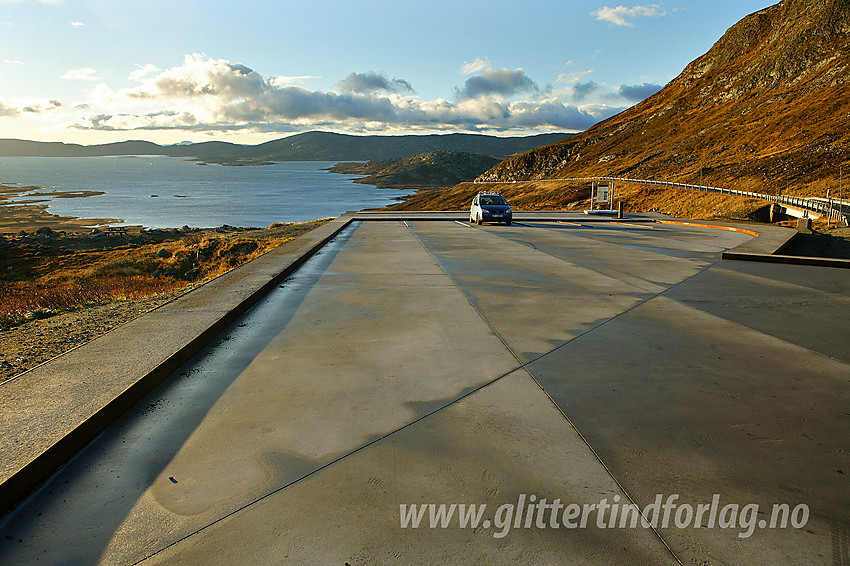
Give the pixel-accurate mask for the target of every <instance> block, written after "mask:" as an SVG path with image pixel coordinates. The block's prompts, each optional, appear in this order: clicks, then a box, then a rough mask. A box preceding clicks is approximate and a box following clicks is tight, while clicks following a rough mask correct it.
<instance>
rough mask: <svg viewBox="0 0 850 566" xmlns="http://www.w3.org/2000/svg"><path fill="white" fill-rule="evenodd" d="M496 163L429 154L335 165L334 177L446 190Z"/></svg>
mask: <svg viewBox="0 0 850 566" xmlns="http://www.w3.org/2000/svg"><path fill="white" fill-rule="evenodd" d="M497 163H499V160H498V159H496V158H495V157H490V156H488V155H481V154H480V153H466V152H462V151H432V152H429V153H420V154H419V155H413V156H411V157H405V158H402V159H390V160H387V161H369V162H368V163H338V164H337V165H335V166H333V167H331V169H330V170H331V171H333V172H334V173H353V174H358V175H368V176H367V177H363V178H361V179H357V180H356V181H355V183H364V184H368V185H375V186H378V187H385V188H425V187H448V186H450V185H456V184H458V183H463V182H464V181H471V180H472V179H474V178H475V177H477V176H478V175H480V174H482V173H484V172H485V171H487V170H488V169H490V168H491V167H493V166H494V165H496V164H497Z"/></svg>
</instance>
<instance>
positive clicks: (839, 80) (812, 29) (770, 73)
mask: <svg viewBox="0 0 850 566" xmlns="http://www.w3.org/2000/svg"><path fill="white" fill-rule="evenodd" d="M848 125H850V0H783V1H782V2H780V3H778V4H776V5H774V6H771V7H768V8H765V9H763V10H760V11H758V12H756V13H754V14H751V15H749V16H747V17H745V18H744V19H743V20H741V21H740V22H738V23H737V24H735V25H734V26H732V27H731V28H730V29H729V30H728V31H727V32H726V34H724V35H723V37H722V38H721V39H720V40H719V41H718V42H717V43H715V45H714V46H713V47H712V48H711V49H710V50H709V51H708V53H706V54H705V55H703V56H702V57H700V58H698V59H697V60H695V61H694V62H692V63H691V64H690V65H688V66H687V67H686V68H685V69H684V71H682V73H681V74H680V75H679V76H678V77H676V78H675V79H674V80H673V81H671V82H670V83H669V84H668V85H667V86H666V87H664V89H662V90H661V91H659V92H658V93H656V94H655V95H653V96H651V97H650V98H648V99H646V100H644V101H643V102H641V103H640V104H638V105H636V106H634V107H632V108H630V109H628V110H626V111H624V112H621V113H620V114H618V115H616V116H614V117H612V118H609V119H608V120H605V121H603V122H600V123H599V124H596V125H595V126H593V127H592V128H590V129H588V130H587V131H585V132H582V133H581V134H577V135H576V136H574V137H571V138H569V139H568V140H564V141H562V142H560V143H557V144H555V145H551V146H546V147H541V148H538V149H535V150H532V151H530V152H528V153H525V154H523V155H520V156H517V157H515V158H512V159H508V160H506V161H504V162H502V163H500V164H499V165H497V166H496V167H494V168H493V169H491V170H490V171H488V172H487V173H485V174H484V175H482V176H481V177H480V178H479V179H481V180H487V181H509V180H531V179H546V178H549V179H551V178H566V177H587V176H596V175H606V176H618V177H631V178H643V179H655V180H660V179H667V180H678V181H682V182H690V183H695V182H700V180H702V182H703V183H705V184H713V185H715V186H730V187H732V188H737V189H744V190H756V191H764V192H774V193H775V192H777V191H778V190H779V189H780V188H781V189H785V190H786V191H787V192H793V193H797V194H801V195H808V194H817V195H819V196H823V195H824V194H825V190H826V188H828V187H833V190H834V188H835V187H837V186H838V177H839V166H840V165H842V164H843V169H844V178H845V180H846V179H847V178H848V176H850V126H848ZM845 185H847V183H846V181H845ZM845 190H846V189H845Z"/></svg>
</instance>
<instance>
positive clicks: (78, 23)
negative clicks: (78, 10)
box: [71, 22, 86, 28]
mask: <svg viewBox="0 0 850 566" xmlns="http://www.w3.org/2000/svg"><path fill="white" fill-rule="evenodd" d="M71 25H72V26H74V27H75V28H81V27H83V26H85V25H86V24H84V23H83V22H71Z"/></svg>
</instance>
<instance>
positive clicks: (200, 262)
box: [0, 221, 323, 328]
mask: <svg viewBox="0 0 850 566" xmlns="http://www.w3.org/2000/svg"><path fill="white" fill-rule="evenodd" d="M322 223H323V221H316V222H306V223H300V224H278V225H273V226H271V227H269V228H267V229H263V230H236V231H234V232H232V233H225V234H220V233H217V232H215V231H213V230H204V231H200V232H193V233H188V234H181V233H178V232H167V233H164V235H162V236H160V237H156V236H147V237H146V236H144V235H140V236H134V237H127V238H125V239H124V240H125V241H123V242H120V243H119V244H120V245H115V244H112V245H110V246H106V247H105V246H104V240H103V239H102V238H101V239H100V240H91V239H89V240H86V239H80V238H56V239H54V240H49V241H44V242H37V243H21V242H16V243H17V245H13V246H10V247H7V248H6V249H4V252H3V255H2V257H0V328H8V327H10V326H14V325H17V324H20V323H22V322H26V321H28V320H32V319H36V318H44V317H47V316H50V315H52V314H57V313H61V312H67V311H71V310H76V309H79V308H84V307H87V306H93V305H98V304H104V303H109V302H113V301H124V300H131V299H138V298H141V297H146V296H150V295H156V294H160V293H167V292H170V291H174V290H177V289H183V288H186V287H188V286H190V285H193V284H197V283H198V282H203V281H205V280H209V279H211V278H214V277H217V276H219V275H221V274H223V273H225V272H227V271H229V270H231V269H233V268H234V267H237V266H239V265H242V264H243V263H246V262H248V261H250V260H252V259H254V258H256V257H258V256H260V255H262V254H264V253H266V252H268V251H270V250H272V249H274V248H277V247H278V246H280V245H282V244H285V243H286V242H289V241H290V240H293V239H294V238H296V237H297V236H299V235H301V234H303V233H305V232H307V231H309V230H312V229H313V228H315V227H317V226H319V225H321V224H322ZM146 238H147V239H150V240H152V241H148V242H145V239H146ZM87 242H88V245H87ZM161 250H166V252H167V254H160V255H168V257H159V256H158V252H160V251H161Z"/></svg>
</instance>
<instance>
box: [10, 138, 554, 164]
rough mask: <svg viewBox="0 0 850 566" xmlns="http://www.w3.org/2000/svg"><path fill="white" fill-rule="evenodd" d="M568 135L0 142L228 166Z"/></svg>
mask: <svg viewBox="0 0 850 566" xmlns="http://www.w3.org/2000/svg"><path fill="white" fill-rule="evenodd" d="M568 135H569V134H540V135H535V136H525V137H496V136H484V135H478V134H445V135H436V134H435V135H422V136H352V135H345V134H334V133H330V132H305V133H302V134H295V135H292V136H288V137H285V138H281V139H277V140H274V141H270V142H266V143H261V144H258V145H240V144H233V143H227V142H203V143H196V144H178V145H169V146H161V145H157V144H154V143H151V142H146V141H126V142H119V143H110V144H103V145H89V146H83V145H78V144H65V143H50V142H33V141H25V140H14V139H0V156H44V157H92V156H106V155H167V156H172V157H187V158H194V159H198V160H200V161H206V162H216V163H225V164H243V165H245V164H258V163H264V162H269V161H368V160H387V159H399V158H403V157H409V156H411V155H416V154H420V153H426V152H433V151H461V152H468V153H481V154H485V155H489V156H492V157H498V158H505V157H508V156H511V155H514V154H517V153H521V152H524V151H527V150H529V149H533V148H535V147H539V146H541V145H546V144H551V143H553V142H556V141H560V140H562V139H564V138H565V137H567V136H568Z"/></svg>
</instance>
